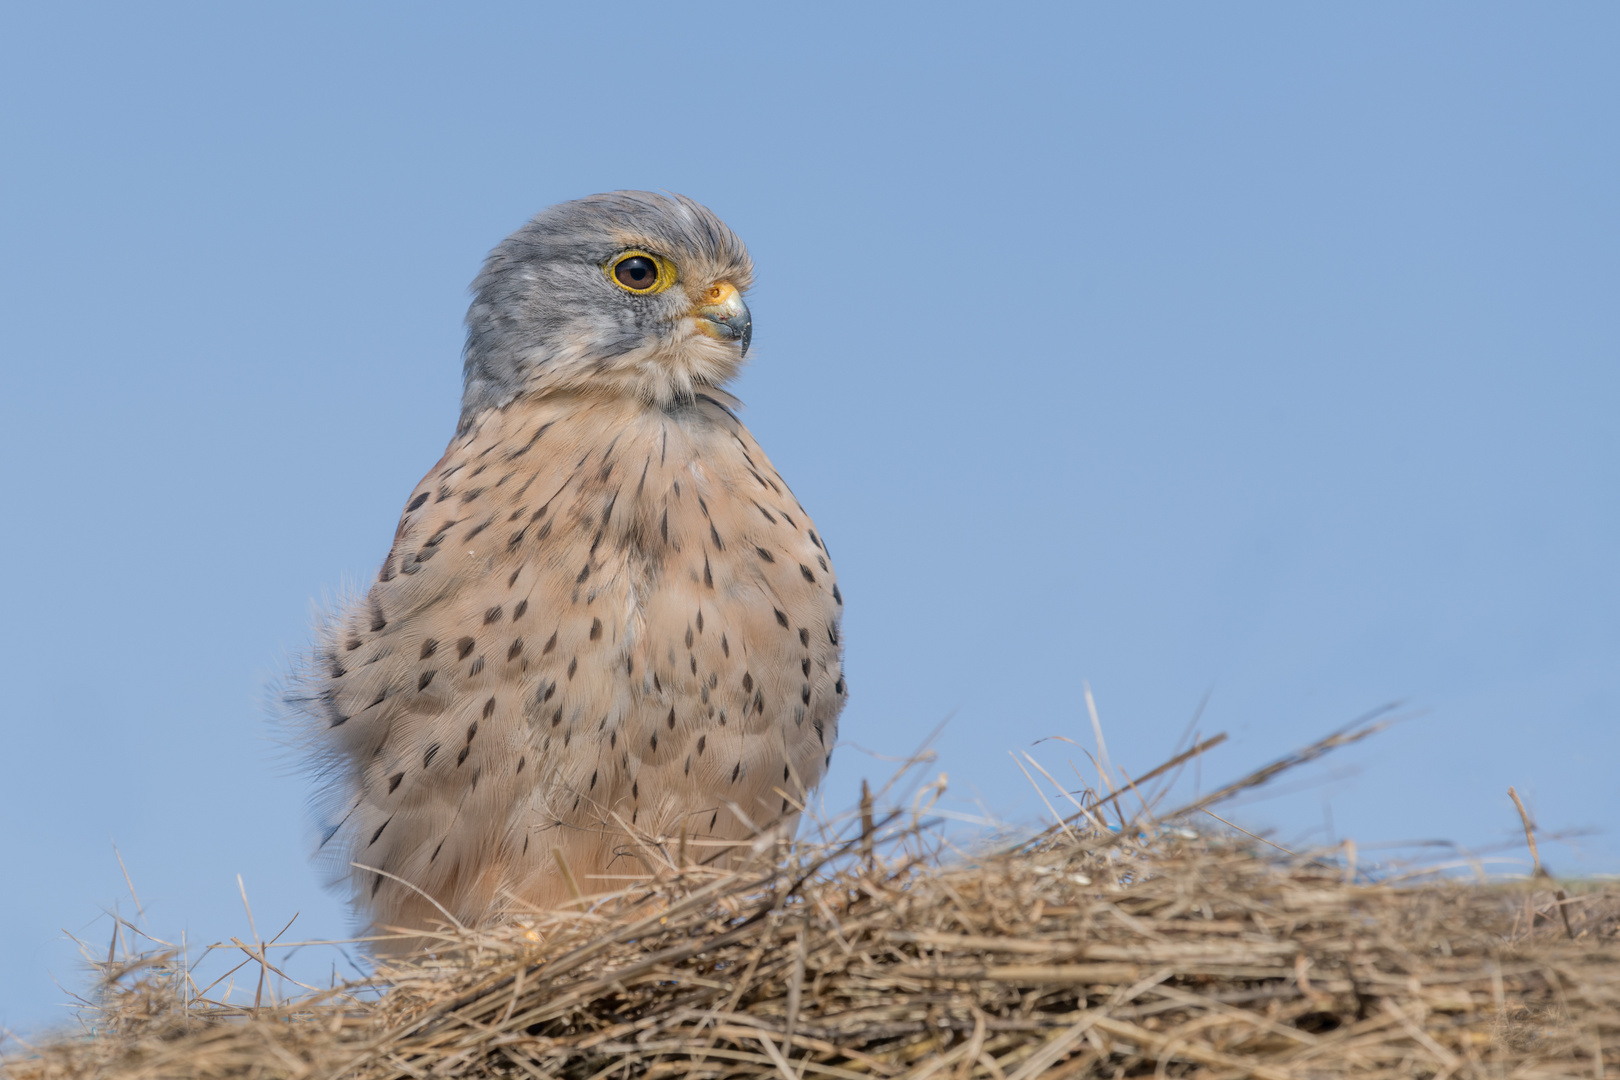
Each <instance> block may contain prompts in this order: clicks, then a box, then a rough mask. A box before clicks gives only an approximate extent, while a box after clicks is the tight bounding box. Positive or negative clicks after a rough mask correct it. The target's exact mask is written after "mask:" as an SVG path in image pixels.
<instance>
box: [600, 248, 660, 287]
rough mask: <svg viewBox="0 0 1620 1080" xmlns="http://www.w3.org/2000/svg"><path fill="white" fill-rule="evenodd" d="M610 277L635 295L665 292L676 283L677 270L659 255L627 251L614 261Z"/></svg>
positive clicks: (609, 271) (609, 272)
mask: <svg viewBox="0 0 1620 1080" xmlns="http://www.w3.org/2000/svg"><path fill="white" fill-rule="evenodd" d="M608 276H609V277H611V278H612V279H613V280H614V282H615V283H617V284H618V285H620V286H622V287H623V288H625V289H628V290H629V291H630V292H633V293H644V294H645V293H655V292H663V291H664V290H665V289H667V288H669V286H670V285H672V284H674V282H675V269H674V267H672V266H670V265H669V263H668V262H667V261H666V260H664V259H661V258H659V257H658V256H657V255H651V254H648V253H647V252H645V251H627V252H625V253H624V254H622V255H620V256H619V257H618V258H616V259H614V260H613V262H612V264H611V265H610V266H609V267H608Z"/></svg>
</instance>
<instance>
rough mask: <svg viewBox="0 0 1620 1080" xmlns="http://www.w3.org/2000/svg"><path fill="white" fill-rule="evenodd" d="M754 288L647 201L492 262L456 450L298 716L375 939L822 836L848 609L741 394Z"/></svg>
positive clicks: (671, 199)
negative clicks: (807, 826)
mask: <svg viewBox="0 0 1620 1080" xmlns="http://www.w3.org/2000/svg"><path fill="white" fill-rule="evenodd" d="M752 275H753V265H752V263H751V261H750V259H749V257H748V252H747V249H746V248H745V247H744V246H743V244H742V241H741V240H739V239H738V238H737V236H736V235H735V234H734V233H733V232H732V231H731V230H730V229H729V228H727V227H726V225H725V224H724V223H723V222H721V221H720V219H719V218H718V217H716V216H715V215H714V214H713V213H712V212H710V211H709V210H708V209H706V208H705V207H703V206H700V205H699V204H697V203H695V202H693V201H692V200H690V199H687V198H685V197H682V196H677V195H658V194H650V193H647V192H637V191H622V192H615V193H612V194H606V195H594V196H591V197H589V198H585V199H580V200H578V201H575V202H569V203H563V204H560V205H558V206H554V207H552V208H550V209H548V210H546V211H544V212H542V213H541V214H539V215H538V216H537V217H535V218H534V219H533V220H532V221H530V222H529V223H528V224H526V225H524V226H523V227H522V228H520V229H519V230H518V231H517V232H515V233H513V234H512V235H511V236H509V237H508V238H507V239H506V240H504V241H502V242H501V244H500V245H499V246H497V247H496V248H495V250H494V251H493V252H491V254H490V256H489V258H488V259H487V260H486V261H485V263H484V267H483V270H482V272H481V273H480V274H479V276H478V278H477V280H476V281H475V282H474V283H473V293H474V298H473V302H472V306H471V308H470V310H469V311H468V314H467V343H466V348H465V368H464V374H465V391H464V394H463V397H462V409H461V419H460V423H459V425H458V426H457V429H456V434H455V437H454V438H453V439H452V440H451V442H450V446H449V448H448V449H447V450H446V451H445V454H444V457H443V458H442V459H441V460H440V461H439V463H438V464H437V465H435V466H434V467H433V469H432V470H431V471H430V472H429V473H428V474H427V476H425V477H423V479H422V481H421V482H420V483H419V484H417V485H416V487H415V488H414V489H413V490H412V492H411V494H410V496H409V498H407V499H406V501H405V511H404V515H403V516H402V517H401V518H400V521H399V527H398V529H397V530H396V531H395V534H394V544H393V548H392V550H390V551H389V553H388V558H387V560H386V561H385V562H384V563H383V565H382V570H381V571H380V572H379V573H378V575H377V578H376V580H375V581H374V582H373V583H372V584H371V586H370V588H369V590H368V591H367V593H366V594H365V596H364V597H363V598H358V599H355V600H354V601H352V602H350V603H348V604H347V605H346V606H345V607H344V608H343V609H342V610H341V611H339V612H338V613H337V614H336V615H335V616H334V617H333V618H332V619H331V620H330V622H329V623H328V624H327V626H326V628H325V629H324V630H323V631H322V633H321V635H320V637H319V640H318V642H317V645H316V648H315V652H314V657H315V661H314V663H313V664H312V665H311V666H310V668H309V670H308V671H306V672H305V673H304V674H303V675H302V676H301V678H300V684H299V686H298V687H297V688H296V689H295V691H294V692H293V694H292V697H293V699H294V700H295V701H296V702H297V704H298V705H299V707H300V709H301V712H302V713H303V714H304V716H305V717H306V719H307V721H308V726H309V727H310V729H311V730H312V731H313V732H314V733H315V737H314V739H313V741H314V743H315V746H316V753H315V758H316V761H315V764H316V766H317V770H318V773H319V775H320V777H321V778H322V781H323V783H324V784H325V790H324V791H323V803H322V806H323V816H324V818H325V823H326V825H327V826H328V831H327V832H326V834H325V839H324V841H323V845H322V846H323V850H324V851H325V852H327V853H335V855H336V857H337V858H338V859H339V860H340V861H341V863H342V865H343V866H344V867H345V868H346V869H347V870H348V873H347V875H346V880H347V881H348V882H349V883H350V885H351V886H352V888H353V890H354V895H355V899H356V903H357V907H358V908H359V910H360V911H361V912H362V913H363V914H364V915H365V916H366V917H367V918H368V920H369V921H370V923H371V924H372V925H374V926H377V927H404V928H420V927H425V926H428V925H430V924H432V923H434V922H442V921H443V916H442V915H441V914H440V913H439V907H440V906H442V908H443V909H444V910H445V911H447V912H449V913H450V914H452V915H454V916H455V918H456V919H457V920H459V921H460V922H462V923H464V924H467V925H476V924H479V923H484V922H488V921H490V920H491V919H494V918H497V917H499V916H500V915H501V913H502V912H503V911H509V910H512V909H514V908H522V907H524V906H533V907H537V908H547V907H556V906H559V905H561V904H563V903H566V902H569V901H570V900H571V899H572V897H573V894H574V890H575V889H576V888H577V889H579V890H581V891H582V892H584V893H587V894H589V893H593V892H603V891H607V890H610V889H614V888H619V887H622V886H623V885H624V884H626V883H627V880H628V879H634V878H639V877H644V876H646V874H647V862H646V853H647V852H648V851H649V850H652V849H651V848H650V847H649V846H648V845H658V844H663V845H664V846H665V849H666V850H667V851H669V852H671V853H673V852H674V851H675V850H676V849H677V847H678V846H679V847H681V848H683V849H685V850H687V851H689V853H690V858H691V861H693V862H698V861H704V860H706V859H708V860H713V859H716V858H721V859H723V858H724V857H725V854H724V852H725V849H726V846H727V845H728V844H741V845H746V844H748V842H750V841H751V840H754V839H756V838H758V837H760V836H762V835H770V834H772V833H773V832H774V833H775V834H776V835H781V834H784V833H786V834H791V831H792V829H793V828H794V826H795V825H796V824H797V820H798V813H799V810H800V809H801V808H802V807H803V805H804V800H805V797H806V794H807V792H808V791H809V790H810V789H812V788H814V787H815V785H816V784H817V782H818V781H819V780H820V779H821V777H822V774H823V772H824V771H825V769H826V767H827V765H828V764H829V762H830V761H831V752H832V747H833V742H834V739H835V737H836V735H837V730H838V714H839V712H840V710H841V709H842V708H843V705H844V701H845V699H846V697H847V691H846V688H845V683H844V677H843V667H842V651H843V649H842V638H841V636H840V630H839V623H840V617H841V615H842V611H843V602H844V601H843V596H842V594H841V593H840V592H839V589H838V579H837V577H836V575H835V574H834V572H833V568H832V563H831V561H830V560H829V557H828V555H827V548H826V544H825V543H824V542H823V541H822V539H821V537H820V535H819V534H818V533H817V532H816V529H815V525H814V524H813V523H812V522H811V520H810V515H809V514H807V513H806V512H805V511H804V508H803V507H802V506H800V505H799V503H798V500H797V499H796V498H794V496H793V493H792V492H791V491H790V490H789V488H788V486H787V484H786V483H785V482H784V481H783V480H782V477H781V475H780V474H778V473H777V471H776V470H775V468H773V467H772V465H771V463H770V460H769V459H768V458H767V457H766V456H765V453H764V451H763V450H761V449H760V447H759V444H758V443H756V442H755V441H754V438H753V436H752V435H750V434H749V432H748V429H747V428H745V427H744V426H743V424H742V421H740V420H739V419H738V418H737V415H736V412H735V409H736V408H737V407H738V403H737V401H736V400H735V399H734V398H732V397H730V396H729V395H728V394H726V393H724V392H723V391H721V390H720V389H719V387H720V386H721V385H723V384H724V383H725V382H726V381H727V380H729V379H730V378H732V377H733V376H734V375H735V374H736V373H737V371H738V368H739V367H740V365H741V364H742V361H743V357H744V356H745V355H746V354H747V352H748V344H749V339H750V336H751V332H752V321H751V317H750V315H749V311H748V307H747V305H746V304H745V303H744V302H743V298H742V294H743V292H744V291H746V290H747V288H748V286H749V284H750V281H751V279H752ZM638 838H639V839H638ZM688 844H690V846H689V847H688V846H687V845H688ZM570 878H572V881H570V880H569V879H570Z"/></svg>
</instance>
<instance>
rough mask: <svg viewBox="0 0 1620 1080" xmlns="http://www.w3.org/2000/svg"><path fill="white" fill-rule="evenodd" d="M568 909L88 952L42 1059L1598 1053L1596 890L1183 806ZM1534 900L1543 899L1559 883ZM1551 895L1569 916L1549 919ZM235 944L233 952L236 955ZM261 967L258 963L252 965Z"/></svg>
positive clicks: (686, 1060)
mask: <svg viewBox="0 0 1620 1080" xmlns="http://www.w3.org/2000/svg"><path fill="white" fill-rule="evenodd" d="M874 830H875V831H878V832H882V831H883V828H882V826H874V827H871V828H869V830H868V831H867V834H866V840H865V842H864V843H863V842H862V840H861V839H859V838H856V839H850V840H847V841H844V842H832V843H829V844H827V845H825V846H822V847H819V848H818V847H811V846H801V847H799V848H798V849H796V850H795V851H794V852H793V853H792V854H791V856H790V857H789V858H788V859H787V860H786V861H785V862H784V863H781V864H771V865H761V866H757V867H755V868H754V869H753V870H752V871H751V872H750V871H748V870H743V871H727V872H718V871H711V870H707V869H703V868H694V867H676V866H673V865H666V866H664V867H663V868H662V869H661V870H660V871H659V872H658V873H656V874H655V875H654V876H653V877H652V878H651V879H649V880H647V881H645V882H643V883H640V884H637V885H635V886H633V887H631V888H628V889H626V890H624V891H623V892H621V893H619V894H617V895H615V896H613V897H609V898H605V899H601V900H598V901H596V902H594V903H592V904H588V905H587V904H583V903H582V904H581V908H583V909H584V910H575V911H567V912H556V913H545V914H542V913H535V914H533V915H531V916H528V917H525V918H522V919H520V920H517V921H514V922H512V923H511V924H509V925H505V926H502V927H499V928H496V929H493V930H486V931H481V932H466V931H450V932H447V934H446V936H445V939H444V944H443V946H442V948H441V949H440V955H439V956H437V957H431V958H425V959H419V960H417V961H413V962H408V963H398V964H394V965H392V966H389V967H386V968H381V969H379V970H378V972H377V974H376V978H375V979H374V980H372V981H371V982H370V983H368V984H353V985H349V986H346V987H341V988H339V989H338V990H336V991H328V992H326V993H319V994H310V995H308V996H306V997H305V998H303V999H300V1000H297V1001H295V1002H293V1003H291V1004H283V1005H280V1006H276V1007H271V1006H268V1005H264V1004H262V1003H261V1006H260V1007H259V1008H258V1009H253V1008H252V1007H250V1006H245V1005H227V1004H223V1003H218V1002H211V1001H208V1000H205V999H202V998H199V997H196V996H195V994H194V993H193V992H192V991H190V990H187V989H186V987H187V985H188V984H187V981H186V977H185V973H184V971H183V969H182V968H181V967H180V965H178V962H177V961H176V960H175V959H174V958H173V957H163V956H161V955H159V956H154V957H147V958H144V959H143V960H142V961H140V962H138V963H137V964H136V965H135V966H134V968H133V969H126V968H122V967H120V968H117V969H116V970H110V971H108V972H107V973H106V974H107V978H106V979H105V982H104V987H103V991H102V997H101V1001H100V1012H99V1013H97V1014H96V1016H95V1017H94V1020H93V1025H92V1026H93V1031H91V1032H89V1033H87V1034H84V1035H81V1036H76V1037H72V1038H66V1037H64V1038H58V1039H56V1040H55V1041H52V1042H50V1043H48V1044H45V1045H42V1046H37V1047H33V1048H31V1049H30V1052H26V1053H22V1054H18V1055H14V1056H13V1057H11V1058H9V1059H7V1060H6V1061H5V1062H4V1065H3V1068H0V1071H3V1073H4V1075H5V1076H7V1077H9V1078H11V1080H56V1078H66V1077H91V1076H93V1077H104V1078H107V1080H135V1078H143V1080H144V1078H154V1080H155V1078H170V1077H173V1078H187V1080H191V1078H198V1080H201V1078H216V1077H217V1078H224V1077H243V1078H261V1077H262V1078H271V1077H288V1078H298V1080H303V1078H314V1077H322V1078H333V1080H337V1078H356V1080H360V1078H365V1080H371V1078H384V1077H389V1078H392V1077H526V1078H540V1077H546V1078H568V1080H609V1078H615V1080H617V1078H624V1080H631V1078H639V1077H649V1078H671V1080H676V1078H680V1080H685V1078H693V1080H696V1078H732V1077H736V1078H745V1077H761V1078H768V1077H775V1078H779V1080H816V1078H829V1080H834V1078H836V1080H876V1078H901V1077H903V1078H905V1080H927V1078H937V1080H974V1078H988V1080H1033V1078H1034V1077H1037V1076H1039V1077H1051V1078H1065V1080H1067V1078H1071V1077H1072V1078H1076V1080H1078V1078H1082V1077H1093V1076H1095V1077H1115V1076H1173V1077H1195V1076H1196V1077H1210V1078H1214V1077H1242V1076H1253V1077H1262V1078H1284V1077H1288V1078H1296V1080H1305V1078H1315V1077H1340V1076H1346V1077H1348V1076H1355V1077H1458V1078H1468V1077H1526V1078H1531V1077H1553V1076H1560V1077H1562V1076H1604V1075H1614V1070H1620V964H1617V961H1620V889H1617V888H1616V887H1614V886H1612V885H1599V884H1588V885H1586V886H1584V887H1581V886H1569V885H1566V886H1565V887H1564V888H1563V889H1556V890H1555V885H1554V883H1553V882H1551V881H1549V880H1544V879H1533V880H1530V881H1522V882H1505V883H1504V882H1496V883H1463V882H1458V881H1452V880H1443V879H1437V880H1429V881H1427V882H1425V883H1422V884H1415V885H1406V886H1399V885H1392V884H1387V883H1383V884H1380V883H1368V882H1365V881H1347V880H1346V877H1347V870H1346V868H1345V867H1343V866H1339V865H1334V864H1332V863H1331V862H1329V861H1327V860H1325V859H1319V860H1312V859H1292V860H1290V859H1282V858H1273V857H1271V856H1272V855H1275V854H1276V853H1275V852H1272V853H1271V855H1267V854H1266V853H1265V851H1266V849H1263V848H1260V847H1259V846H1257V845H1250V844H1248V843H1247V842H1245V843H1239V842H1237V841H1236V840H1234V839H1232V838H1230V837H1228V836H1224V835H1208V834H1202V833H1196V832H1193V831H1192V830H1190V829H1187V828H1185V827H1180V826H1178V827H1174V828H1166V827H1154V828H1141V829H1138V828H1136V827H1132V828H1129V829H1126V830H1118V829H1116V830H1112V831H1109V830H1104V829H1092V830H1087V831H1082V830H1080V829H1079V828H1078V827H1071V828H1066V829H1062V830H1057V829H1054V830H1052V831H1049V832H1048V833H1047V834H1044V835H1043V836H1041V837H1038V838H1036V839H1035V840H1034V841H1031V842H1029V843H1025V844H1021V845H1016V846H1014V847H1012V848H1009V849H1006V850H1003V851H1000V852H991V853H980V854H978V855H977V856H975V857H972V858H965V857H963V856H961V855H960V854H951V853H949V852H947V851H946V850H944V849H942V848H941V846H940V844H939V843H938V841H937V838H934V839H933V840H932V841H931V840H930V835H929V834H928V833H927V831H926V830H925V829H923V828H921V827H918V826H916V825H915V824H908V825H906V826H905V827H904V828H898V827H896V826H891V828H890V830H889V832H890V833H893V834H894V835H892V836H891V837H890V838H889V841H888V843H887V844H879V845H877V850H875V851H867V850H864V849H870V848H871V847H872V846H873V845H872V844H871V843H870V840H871V832H872V831H874ZM1559 893H1562V894H1563V896H1564V899H1563V900H1559V899H1558V898H1557V897H1558V895H1559ZM1566 914H1567V916H1568V919H1567V922H1566V920H1565V918H1564V917H1563V916H1564V915H1566ZM250 951H251V950H250ZM272 963H273V961H272Z"/></svg>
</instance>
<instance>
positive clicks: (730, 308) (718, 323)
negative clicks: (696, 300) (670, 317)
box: [692, 281, 754, 356]
mask: <svg viewBox="0 0 1620 1080" xmlns="http://www.w3.org/2000/svg"><path fill="white" fill-rule="evenodd" d="M692 316H693V317H694V318H695V319H696V320H697V328H698V330H699V332H701V333H704V334H707V335H708V336H709V337H712V338H717V339H719V340H720V341H737V342H741V343H742V355H744V356H747V355H748V342H749V341H750V340H751V339H752V338H753V336H754V319H753V316H751V315H749V314H748V305H747V304H745V303H743V298H742V294H741V293H739V292H738V291H737V287H736V286H735V285H733V284H732V283H731V282H729V281H722V282H720V283H718V284H715V285H710V286H709V287H708V288H707V289H705V290H703V295H702V302H701V303H700V304H698V306H697V307H696V308H695V309H693V311H692Z"/></svg>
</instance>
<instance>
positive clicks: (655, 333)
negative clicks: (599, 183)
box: [461, 191, 753, 428]
mask: <svg viewBox="0 0 1620 1080" xmlns="http://www.w3.org/2000/svg"><path fill="white" fill-rule="evenodd" d="M752 280H753V263H752V262H751V261H750V260H749V258H748V249H747V248H745V247H744V246H743V243H742V241H741V240H739V239H738V238H737V235H736V234H735V233H733V232H732V231H731V230H730V229H729V228H727V227H726V224H725V223H724V222H723V221H721V220H720V219H719V218H718V217H716V216H715V215H714V214H713V213H712V212H711V211H710V210H708V209H707V208H706V207H704V206H701V205H699V204H698V203H696V202H693V201H692V200H691V199H688V198H686V197H685V196H683V195H662V194H655V193H652V192H647V191H615V192H610V193H608V194H605V195H592V196H589V197H588V198H584V199H578V200H575V201H573V202H566V203H559V204H558V205H556V206H553V207H551V208H549V209H547V210H544V211H542V212H541V213H540V214H538V215H536V216H535V217H534V219H533V220H531V221H530V222H529V223H528V224H527V225H524V226H523V227H522V228H521V229H519V230H518V231H517V232H515V233H513V234H512V235H511V236H509V237H507V238H506V239H505V240H503V241H501V242H500V244H499V245H497V246H496V248H495V250H494V251H492V252H490V254H489V258H487V259H486V260H485V261H484V269H483V271H482V272H481V273H480V274H479V275H478V278H477V280H475V281H474V282H473V302H472V306H471V308H469V309H468V311H467V346H466V351H465V369H464V374H465V380H466V386H465V391H464V393H463V396H462V412H461V424H462V427H463V428H465V427H466V426H467V425H469V424H470V423H471V422H472V420H473V419H474V418H475V417H476V416H477V415H478V414H479V413H481V412H483V411H485V410H486V409H492V408H499V407H501V406H504V405H506V404H507V403H508V402H510V401H512V400H513V399H514V398H517V397H519V396H521V395H526V394H532V393H580V394H609V395H633V396H636V397H638V398H640V399H642V400H644V401H647V402H649V403H652V404H657V405H660V406H665V407H668V406H670V405H674V404H679V403H682V402H687V401H691V400H692V398H693V395H694V394H695V393H697V392H699V391H700V390H701V389H702V388H703V387H705V386H718V385H720V384H721V383H723V382H725V381H726V380H727V379H729V378H731V377H732V376H733V375H735V374H736V373H737V369H738V368H739V367H740V366H741V364H742V360H743V357H744V355H745V354H746V353H747V351H748V343H749V340H750V337H751V335H752V322H751V320H750V317H749V314H748V306H747V305H746V304H744V303H743V299H742V293H743V292H744V291H746V290H747V288H748V286H749V285H750V284H751V283H752Z"/></svg>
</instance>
